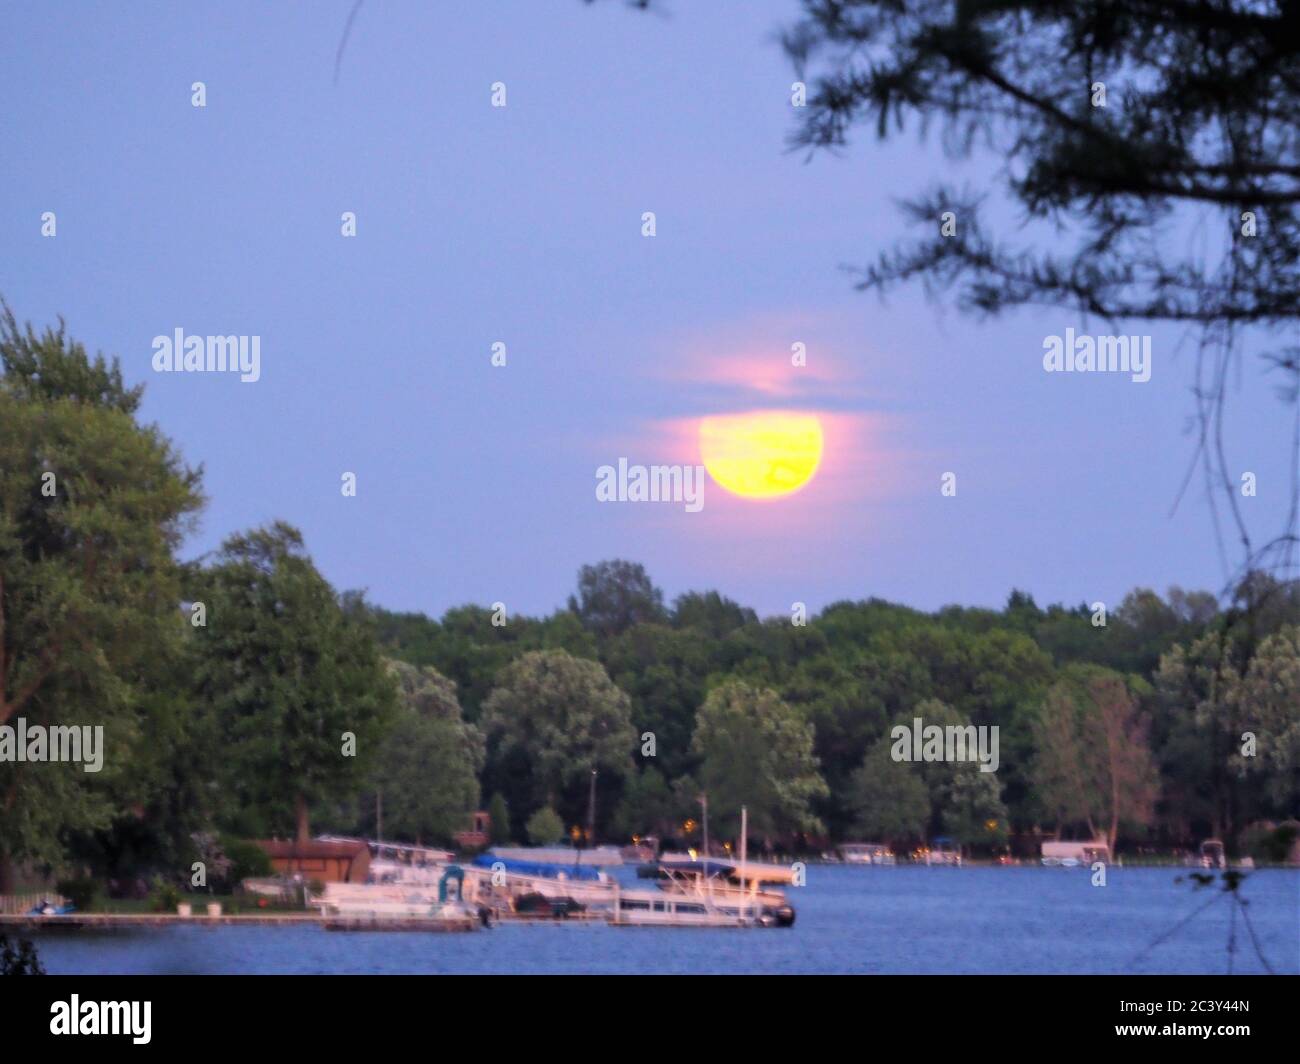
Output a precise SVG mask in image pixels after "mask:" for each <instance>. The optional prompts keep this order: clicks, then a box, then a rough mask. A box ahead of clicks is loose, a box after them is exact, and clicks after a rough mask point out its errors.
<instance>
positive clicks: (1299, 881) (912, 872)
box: [37, 865, 1300, 974]
mask: <svg viewBox="0 0 1300 1064" xmlns="http://www.w3.org/2000/svg"><path fill="white" fill-rule="evenodd" d="M619 871H620V878H627V879H629V880H630V879H631V873H630V870H628V869H621V870H619ZM1180 876H1183V877H1185V876H1186V871H1185V870H1182V869H1174V868H1165V869H1156V868H1133V869H1124V868H1111V869H1109V870H1108V884H1107V885H1106V886H1105V887H1094V886H1092V885H1091V878H1092V877H1091V874H1090V873H1089V872H1088V871H1086V870H1078V869H1048V868H1037V867H1022V868H1015V867H1012V868H970V867H968V868H926V867H919V866H902V867H897V868H872V867H846V866H837V865H812V866H810V867H809V869H808V885H807V886H806V887H803V888H799V889H793V890H790V891H789V892H788V893H789V897H790V899H791V901H792V902H793V903H794V905H795V907H796V909H797V910H798V921H797V922H796V924H795V926H794V927H793V928H791V929H789V930H784V929H765V930H715V929H704V930H675V929H674V930H670V929H645V928H613V927H607V926H605V925H604V924H598V923H573V924H566V925H558V926H557V925H554V924H531V925H519V924H511V925H505V926H497V927H493V928H491V929H490V930H487V931H481V932H476V933H473V934H460V935H447V934H432V935H430V934H419V933H378V934H373V933H346V934H345V933H337V932H326V931H323V930H320V929H319V928H315V927H287V928H275V927H266V926H254V927H229V926H225V927H220V926H219V927H213V928H210V929H208V928H203V927H194V926H181V927H173V928H166V929H159V930H152V929H150V930H134V929H133V930H129V931H127V930H123V931H112V932H84V931H80V932H52V933H48V934H41V935H39V936H38V937H37V942H38V947H39V949H40V954H41V958H42V961H43V962H44V964H45V967H46V969H47V970H48V971H49V972H50V973H51V974H97V973H240V972H243V973H262V974H269V973H284V974H289V973H347V974H367V973H374V974H379V973H392V974H396V973H436V974H450V973H523V974H528V973H532V974H544V973H584V972H594V973H610V974H617V973H664V974H672V973H691V974H697V973H729V972H730V973H773V974H776V973H785V974H789V973H854V974H867V973H944V974H960V973H1089V974H1102V973H1128V972H1132V973H1181V974H1208V973H1220V972H1224V971H1226V970H1227V965H1228V952H1227V942H1228V936H1229V931H1230V926H1231V924H1232V921H1231V907H1230V905H1229V899H1228V898H1226V897H1221V898H1220V899H1219V900H1217V901H1215V902H1214V903H1213V904H1211V905H1210V906H1209V908H1208V909H1206V910H1205V911H1204V912H1202V913H1200V914H1199V915H1197V916H1196V917H1195V918H1194V919H1192V920H1191V921H1190V922H1189V923H1188V924H1187V925H1186V926H1184V927H1182V928H1180V929H1178V930H1177V931H1175V932H1174V933H1173V934H1172V935H1171V936H1170V937H1169V938H1168V940H1167V941H1164V942H1162V943H1160V944H1159V945H1156V946H1154V947H1153V948H1151V949H1149V950H1146V952H1144V950H1145V948H1146V947H1147V946H1148V945H1149V944H1150V943H1152V942H1153V941H1154V940H1155V939H1157V938H1158V937H1159V936H1161V935H1162V934H1164V933H1166V932H1168V931H1170V930H1171V929H1172V928H1173V927H1174V926H1175V925H1176V924H1177V923H1178V921H1180V920H1182V919H1183V918H1185V917H1186V916H1188V915H1189V914H1191V913H1192V912H1193V911H1194V910H1195V909H1196V908H1197V907H1198V906H1201V905H1204V904H1205V903H1206V902H1207V901H1209V899H1210V894H1209V893H1208V890H1214V891H1215V892H1216V893H1221V892H1219V888H1218V887H1217V886H1215V887H1213V888H1207V889H1206V890H1201V891H1195V892H1194V891H1193V890H1192V888H1191V884H1190V883H1189V882H1188V881H1186V879H1184V881H1183V882H1182V883H1181V884H1179V883H1176V882H1175V880H1176V879H1177V878H1179V877H1180ZM642 885H644V884H642ZM1242 890H1243V896H1244V897H1245V898H1246V899H1247V900H1248V901H1249V903H1250V904H1249V907H1248V912H1249V917H1250V922H1251V924H1252V925H1253V926H1254V930H1255V934H1256V936H1257V937H1258V940H1259V945H1260V947H1261V948H1262V950H1263V952H1264V955H1265V957H1266V958H1267V960H1268V962H1269V963H1270V964H1271V965H1272V967H1273V969H1274V971H1276V972H1285V973H1289V974H1300V871H1293V870H1285V871H1284V870H1264V871H1259V872H1256V873H1253V874H1251V876H1250V877H1249V878H1248V879H1247V881H1246V883H1245V885H1244V886H1243V888H1242ZM1236 932H1237V951H1236V955H1235V961H1234V969H1235V970H1236V971H1241V972H1262V971H1264V968H1263V967H1262V966H1261V964H1260V962H1259V959H1258V957H1257V956H1256V954H1255V951H1254V948H1253V946H1252V945H1251V941H1250V935H1249V932H1248V930H1247V928H1246V926H1245V924H1244V922H1243V921H1242V919H1241V918H1240V916H1238V918H1237V920H1236Z"/></svg>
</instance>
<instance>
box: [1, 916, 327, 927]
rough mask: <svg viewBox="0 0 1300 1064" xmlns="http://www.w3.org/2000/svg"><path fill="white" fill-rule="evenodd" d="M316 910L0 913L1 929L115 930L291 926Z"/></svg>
mask: <svg viewBox="0 0 1300 1064" xmlns="http://www.w3.org/2000/svg"><path fill="white" fill-rule="evenodd" d="M318 923H320V916H319V914H317V913H306V912H304V913H248V914H244V913H222V914H221V915H220V916H208V915H207V914H206V913H194V914H193V915H191V916H181V915H180V914H179V913H60V914H57V915H53V916H37V915H33V914H30V913H22V914H15V913H6V914H4V915H0V931H3V930H4V929H5V928H8V927H14V928H21V929H22V930H24V931H44V930H55V929H58V928H63V929H66V930H96V929H98V930H105V931H111V930H118V929H120V928H128V927H176V926H178V925H181V924H193V925H196V926H199V927H216V926H218V925H225V926H232V925H233V926H243V927H249V926H253V925H257V924H260V925H269V926H277V927H293V926H296V925H299V924H318Z"/></svg>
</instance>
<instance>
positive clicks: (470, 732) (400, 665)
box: [370, 662, 508, 843]
mask: <svg viewBox="0 0 1300 1064" xmlns="http://www.w3.org/2000/svg"><path fill="white" fill-rule="evenodd" d="M389 671H390V672H391V674H392V676H393V678H394V680H395V682H396V684H397V690H398V695H399V698H398V710H397V713H396V714H395V716H394V719H393V721H392V724H391V725H390V726H389V730H388V733H387V735H386V736H385V737H384V739H383V741H382V742H381V744H380V748H379V753H378V755H377V756H376V758H375V764H374V771H373V776H372V778H371V784H370V785H371V786H373V787H375V788H376V789H377V790H378V791H379V792H380V794H381V796H382V803H383V805H382V808H383V815H384V832H385V836H386V837H389V838H398V839H407V840H411V841H414V842H416V843H421V842H430V841H437V842H443V843H448V842H450V841H451V837H452V834H453V833H454V832H457V831H460V830H463V829H464V827H465V825H466V823H467V820H468V816H469V813H470V812H471V811H472V810H474V809H476V808H477V807H478V800H479V785H478V774H479V772H481V771H482V769H483V760H484V749H483V735H482V733H481V732H480V731H479V730H478V729H477V728H476V727H474V725H472V724H467V723H466V722H465V721H464V720H463V719H462V717H461V711H460V703H459V702H457V701H456V685H455V684H453V683H452V682H451V681H450V680H448V679H447V678H446V677H445V676H443V675H442V674H441V673H439V672H438V671H437V670H436V669H434V668H431V667H429V666H424V667H423V668H419V667H416V666H414V665H407V664H405V663H404V662H389ZM507 830H508V826H507Z"/></svg>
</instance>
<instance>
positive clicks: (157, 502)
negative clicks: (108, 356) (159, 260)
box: [0, 306, 203, 892]
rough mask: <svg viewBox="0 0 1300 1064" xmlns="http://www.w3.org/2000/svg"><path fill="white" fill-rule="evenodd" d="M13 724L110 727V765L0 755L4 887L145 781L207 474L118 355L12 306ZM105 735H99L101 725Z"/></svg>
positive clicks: (7, 327)
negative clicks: (143, 403) (183, 562)
mask: <svg viewBox="0 0 1300 1064" xmlns="http://www.w3.org/2000/svg"><path fill="white" fill-rule="evenodd" d="M0 367H3V370H4V375H3V377H0V724H9V725H13V724H14V723H15V722H16V721H17V719H18V718H22V719H23V720H25V721H26V722H27V724H28V725H31V726H46V727H48V726H54V725H65V726H86V727H102V728H103V742H104V749H103V750H102V751H101V754H102V757H103V766H102V770H101V771H100V772H94V773H87V772H85V771H84V766H83V765H81V764H76V763H69V762H62V763H56V762H40V763H32V762H26V763H18V762H14V761H5V762H3V763H0V892H3V891H6V890H10V889H12V885H13V879H14V870H15V865H16V862H18V861H21V860H40V861H46V862H51V863H58V862H59V861H61V860H62V859H63V857H64V856H65V843H66V841H67V840H68V839H69V838H71V837H74V836H76V835H78V834H83V833H91V834H93V833H95V832H96V831H104V830H107V829H108V827H109V826H110V825H111V824H112V822H113V821H114V819H115V818H116V817H118V816H120V815H121V814H122V813H123V812H124V810H125V809H126V808H127V806H128V805H129V804H130V803H131V800H132V799H133V798H136V797H138V787H136V785H135V783H134V782H133V780H132V779H131V776H130V773H129V771H128V763H129V761H130V760H131V758H132V757H133V756H134V755H137V754H139V753H140V751H141V750H142V749H143V748H146V747H147V744H148V742H149V739H148V731H149V722H150V718H151V714H152V713H153V711H154V710H156V709H160V708H161V707H162V706H163V702H162V701H161V700H160V699H159V698H158V697H157V692H162V691H167V690H169V689H170V690H174V689H175V682H174V679H173V677H174V675H175V670H176V668H177V664H178V657H179V654H180V648H181V645H182V644H181V639H182V636H183V629H182V620H181V616H180V614H179V611H178V609H177V607H178V605H179V603H180V599H181V592H180V575H179V569H178V566H177V564H176V562H175V551H176V549H177V547H178V546H179V544H180V541H181V539H182V537H183V536H184V534H185V533H186V532H187V531H188V530H189V528H190V527H191V522H192V520H193V516H194V514H195V513H196V512H197V511H198V510H199V508H200V506H201V505H202V501H203V500H202V497H201V495H200V491H199V483H200V473H199V472H198V471H197V470H193V469H190V468H188V467H186V466H185V465H184V463H183V462H182V460H181V458H180V457H179V455H178V454H177V453H176V451H175V450H174V448H173V447H172V445H171V443H170V442H168V440H167V439H166V438H165V437H163V436H162V434H161V433H160V432H159V431H158V430H157V428H155V427H153V426H147V425H142V424H140V423H139V422H138V421H137V420H136V418H135V412H136V410H137V409H138V406H139V403H140V397H141V394H142V389H140V388H138V387H137V388H127V387H126V386H125V385H124V384H123V382H122V375H121V370H120V367H119V365H118V362H117V360H116V359H115V360H113V362H112V363H111V364H110V363H108V362H106V361H105V359H104V358H103V357H102V356H97V357H96V358H94V359H93V360H92V359H91V358H90V357H89V356H88V355H87V354H86V351H85V349H84V348H83V347H82V345H81V344H79V343H76V342H75V341H72V340H70V339H69V338H68V337H67V335H66V333H65V331H64V328H63V325H62V323H60V326H59V328H58V329H57V330H52V329H47V330H45V331H44V332H43V333H42V334H40V335H37V334H36V333H35V332H34V331H33V330H32V328H31V326H30V325H29V326H27V327H26V328H25V329H20V328H19V327H18V325H17V322H16V321H15V319H14V316H13V313H12V311H11V310H10V309H9V308H8V307H7V306H4V308H3V315H0ZM92 734H93V733H92Z"/></svg>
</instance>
